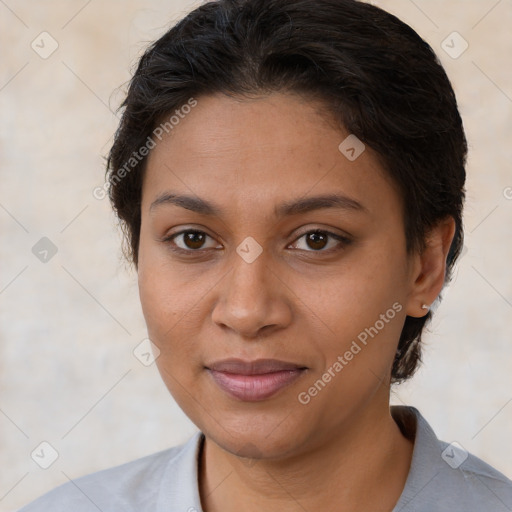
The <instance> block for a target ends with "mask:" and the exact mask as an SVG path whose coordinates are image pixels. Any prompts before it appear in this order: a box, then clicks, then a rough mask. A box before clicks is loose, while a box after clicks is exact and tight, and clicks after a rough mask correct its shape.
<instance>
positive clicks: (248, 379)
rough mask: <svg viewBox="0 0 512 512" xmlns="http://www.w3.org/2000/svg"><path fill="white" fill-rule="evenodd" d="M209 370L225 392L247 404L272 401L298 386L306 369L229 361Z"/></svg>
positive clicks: (273, 362) (284, 364)
mask: <svg viewBox="0 0 512 512" xmlns="http://www.w3.org/2000/svg"><path fill="white" fill-rule="evenodd" d="M206 368H207V369H208V370H209V372H210V374H211V376H212V377H213V379H214V381H215V382H216V384H217V385H218V386H219V387H220V388H221V389H222V390H223V391H225V392H226V393H228V394H229V395H231V396H232V397H234V398H238V399H239V400H243V401H246V402H256V401H260V400H265V399H266V398H269V397H271V396H272V395H274V394H275V393H277V392H278V391H280V390H281V389H283V388H284V387H286V386H288V385H290V384H291V383H292V382H294V381H295V380H296V379H297V378H299V377H300V376H301V375H302V373H303V372H304V371H305V370H306V368H305V367H304V366H299V365H297V364H294V363H288V362H285V361H278V360H276V359H258V360H255V361H242V360H241V359H226V360H223V361H218V362H215V363H212V364H210V365H208V366H207V367H206Z"/></svg>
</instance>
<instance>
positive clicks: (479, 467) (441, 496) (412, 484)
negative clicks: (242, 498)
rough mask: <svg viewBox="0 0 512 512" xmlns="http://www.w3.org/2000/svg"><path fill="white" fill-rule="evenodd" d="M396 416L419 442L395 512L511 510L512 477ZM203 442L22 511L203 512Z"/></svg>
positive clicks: (68, 488) (405, 412)
mask: <svg viewBox="0 0 512 512" xmlns="http://www.w3.org/2000/svg"><path fill="white" fill-rule="evenodd" d="M391 413H392V416H393V418H394V419H395V421H396V422H397V424H398V425H399V427H400V429H401V431H402V433H403V434H404V435H405V436H406V437H408V438H409V439H411V440H412V441H413V442H414V450H413V455H412V461H411V467H410V470H409V474H408V477H407V481H406V483H405V487H404V489H403V491H402V494H401V496H400V498H399V500H398V502H397V504H396V505H395V507H394V509H393V511H392V512H445V511H446V512H448V511H449V512H459V511H460V512H511V511H512V481H511V480H509V479H508V478H507V477H505V476H504V475H503V474H501V473H500V472H499V471H497V470H496V469H494V468H492V467H491V466H489V465H488V464H487V463H485V462H484V461H482V460H481V459H479V458H477V457H475V456H474V455H471V454H468V453H467V452H466V451H465V450H464V449H463V448H462V447H461V446H460V445H457V444H455V443H452V444H448V443H446V442H443V441H440V440H439V439H437V436H436V435H435V433H434V431H433V430H432V428H431V427H430V425H429V424H428V423H427V422H426V420H425V419H424V418H423V416H422V415H421V414H420V412H419V411H418V410H417V409H416V408H414V407H409V406H392V407H391ZM203 441H204V435H203V434H202V433H201V432H197V433H196V434H194V436H193V437H192V438H191V439H190V440H189V441H187V442H186V443H184V444H182V445H180V446H176V447H173V448H169V449H167V450H164V451H160V452H158V453H154V454H152V455H148V456H146V457H143V458H140V459H137V460H134V461H131V462H128V463H126V464H123V465H121V466H116V467H113V468H109V469H105V470H102V471H98V472H95V473H92V474H90V475H86V476H83V477H80V478H77V479H75V480H72V481H70V482H67V483H65V484H63V485H61V486H60V487H57V488H56V489H54V490H52V491H50V492H48V493H47V494H45V495H43V496H42V497H40V498H38V499H37V500H35V501H33V502H32V503H30V504H29V505H27V506H25V507H23V508H22V509H20V510H19V511H18V512H43V511H44V512H50V511H51V512H98V510H99V511H101V512H202V508H201V501H200V495H199V486H198V460H199V455H200V453H201V448H202V443H203ZM333 507H335V504H333Z"/></svg>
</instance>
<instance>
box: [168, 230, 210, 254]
mask: <svg viewBox="0 0 512 512" xmlns="http://www.w3.org/2000/svg"><path fill="white" fill-rule="evenodd" d="M208 238H209V239H211V240H213V238H212V237H211V236H209V235H207V234H206V233H205V232H204V231H197V230H192V229H189V230H187V231H180V232H179V233H175V234H174V235H171V236H168V237H166V238H165V239H164V240H163V242H166V243H170V244H171V245H172V246H175V247H173V250H176V251H182V252H196V251H197V252H199V251H200V250H203V249H211V248H215V245H213V246H211V247H204V244H205V242H206V240H207V239H208Z"/></svg>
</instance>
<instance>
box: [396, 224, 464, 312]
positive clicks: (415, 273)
mask: <svg viewBox="0 0 512 512" xmlns="http://www.w3.org/2000/svg"><path fill="white" fill-rule="evenodd" d="M454 235H455V220H454V219H453V217H451V216H448V217H446V218H445V219H443V220H441V221H440V222H439V223H438V224H437V225H436V226H435V227H433V228H432V229H431V230H430V231H429V232H428V234H427V237H426V240H425V243H426V247H425V249H424V250H423V251H422V252H421V254H420V253H416V254H414V256H412V261H411V266H410V268H411V271H410V292H409V296H408V299H407V307H406V314H407V315H409V316H413V317H416V318H419V317H422V316H425V315H426V314H427V313H428V309H423V308H422V305H423V304H426V305H427V306H429V308H430V305H431V304H432V303H433V302H434V301H435V300H436V298H437V296H438V295H439V293H441V290H442V289H443V285H444V279H445V273H446V258H447V257H448V251H449V250H450V246H451V243H452V240H453V237H454Z"/></svg>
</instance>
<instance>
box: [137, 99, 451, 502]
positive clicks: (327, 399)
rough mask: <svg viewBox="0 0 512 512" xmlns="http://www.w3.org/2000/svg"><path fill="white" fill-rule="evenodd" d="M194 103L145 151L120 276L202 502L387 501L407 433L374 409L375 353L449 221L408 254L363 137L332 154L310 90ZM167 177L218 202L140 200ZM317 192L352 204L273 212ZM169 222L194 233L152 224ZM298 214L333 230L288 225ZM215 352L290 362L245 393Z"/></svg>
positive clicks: (389, 346)
mask: <svg viewBox="0 0 512 512" xmlns="http://www.w3.org/2000/svg"><path fill="white" fill-rule="evenodd" d="M197 100H198V104H197V106H196V107H195V108H194V109H192V111H191V112H190V113H189V114H188V115H187V116H186V117H185V118H184V119H182V120H181V121H180V123H179V125H177V126H175V128H174V129H173V131H172V132H170V133H169V134H168V135H166V136H165V137H164V138H163V139H162V141H161V142H158V143H157V146H156V147H155V148H154V149H153V150H152V152H151V153H150V155H149V157H148V162H147V168H146V173H145V176H144V183H143V196H142V205H141V208H142V225H141V238H140V246H139V265H138V277H139V290H140V299H141V303H142V308H143V312H144V316H145V319H146V323H147V326H148V334H149V337H150V339H151V340H152V341H153V342H154V343H155V345H156V346H157V347H158V348H159V350H160V356H159V357H158V358H157V365H158V368H159V371H160V374H161V376H162V378H163V380H164V382H165V384H166V386H167V387H168V389H169V391H170V392H171V394H172V395H173V397H174V398H175V400H176V401H177V403H178V404H179V405H180V407H181V408H182V409H183V411H184V412H185V413H186V414H187V416H189V418H190V419H191V420H192V421H193V422H194V423H195V424H196V425H197V426H198V428H199V429H201V430H202V432H204V434H205V436H206V441H205V446H204V450H203V453H202V455H201V461H200V462H201V466H200V475H199V484H200V494H201V500H202V503H203V507H204V510H205V511H207V512H216V511H220V510H222V511H224V512H230V511H234V510H246V511H252V510H255V511H256V510H267V511H274V510H279V511H281V512H282V511H288V510H303V508H305V509H306V510H308V511H310V512H313V511H316V510H332V509H333V504H336V503H338V504H339V503H344V504H345V505H346V508H344V510H372V511H391V510H392V508H393V506H394V504H395V503H396V501H397V500H398V498H399V496H400V494H401V492H402V490H403V486H404V485H405V480H406V478H407V474H408V470H409V466H410V461H411V455H412V447H413V445H412V443H411V442H410V441H408V440H406V439H405V438H404V437H403V436H402V434H401V432H400V430H399V429H398V427H397V425H396V423H395V422H394V420H393V419H392V417H391V415H390V412H389V389H390V371H391V364H392V362H393V358H394V355H395V352H396V349H397V345H398V339H399V336H400V332H401V329H402V327H403V323H404V321H405V316H406V315H410V316H417V317H420V316H422V315H424V314H426V310H424V309H421V305H422V304H424V303H426V304H431V303H432V302H433V301H434V300H435V298H436V297H437V296H438V294H439V292H440V291H441V289H442V286H443V280H444V272H445V262H446V256H447V253H448V249H449V246H450V242H451V240H452V238H453V233H454V222H453V220H452V219H447V220H446V221H445V222H442V223H440V224H439V225H438V226H437V227H436V228H435V229H434V230H432V232H431V233H430V235H429V238H428V247H427V249H426V250H425V251H424V252H423V253H422V254H421V255H420V254H414V255H412V256H411V255H407V253H406V249H405V248H406V243H405V235H404V223H403V214H402V203H401V199H400V196H399V195H398V192H397V191H396V189H395V187H394V186H393V183H392V182H391V181H390V179H389V178H388V177H387V176H386V174H385V173H384V171H383V169H382V168H381V166H380V165H379V161H378V158H377V155H376V154H375V153H373V151H372V150H371V149H370V148H368V147H367V148H366V150H365V151H364V152H363V153H362V154H361V155H360V156H359V157H358V158H357V159H356V160H355V161H349V160H348V159H347V158H346V157H345V156H344V155H343V154H342V153H341V152H340V151H339V150H338V146H339V144H340V143H341V142H342V141H343V140H344V139H345V137H347V135H349V134H348V133H347V132H346V131H343V129H341V128H339V127H336V126H335V125H334V124H333V123H332V122H330V121H328V120H327V118H326V117H325V115H321V113H320V110H319V108H318V107H319V105H318V104H315V103H312V102H307V101H304V99H302V98H300V97H299V96H296V95H292V94H289V93H288V94H283V93H274V94H272V95H269V96H263V97H259V98H255V99H250V100H249V99H243V100H242V99H235V98H230V97H227V96H224V95H220V94H218V95H211V96H204V97H199V98H197ZM167 192H169V193H170V192H172V193H175V194H187V195H192V196H194V197H199V198H202V199H205V200H207V201H210V202H212V203H214V204H215V205H216V206H217V207H218V208H219V209H220V210H221V212H220V213H219V214H218V215H205V214H200V213H197V212H194V211H191V210H188V209H186V208H182V207H180V206H177V205H175V204H170V203H162V204H160V205H158V206H156V207H154V208H153V209H151V204H152V203H153V202H154V201H155V200H156V199H157V198H158V197H159V196H160V195H161V194H163V193H167ZM333 193H337V194H340V195H345V196H348V197H350V198H352V199H354V200H356V201H358V202H359V203H361V204H362V205H363V206H364V208H365V210H361V211H359V210H355V209H346V208H345V209H340V208H323V209H317V210H314V211H309V212H306V213H296V214H293V215H288V216H285V217H282V218H278V217H276V216H275V213H274V208H275V207H276V205H278V204H280V203H282V202H285V201H293V200H297V199H304V198H305V197H312V196H317V195H324V194H333ZM186 229H189V230H190V229H194V230H199V231H202V232H203V233H205V234H206V235H208V236H206V237H204V239H198V240H194V241H192V242H191V241H188V242H187V239H185V238H184V236H177V237H175V238H174V239H172V240H171V239H169V238H168V237H169V236H170V235H173V234H177V233H179V232H181V231H183V230H186ZM315 229H318V230H323V231H329V232H332V233H334V234H339V235H342V236H346V237H348V238H349V239H350V240H351V242H350V243H342V242H339V241H337V240H336V239H334V238H324V239H321V240H320V241H314V240H313V241H312V240H311V239H309V238H308V237H307V236H304V235H305V233H308V232H310V231H312V230H315ZM324 236H325V235H324ZM247 237H252V238H253V239H255V240H256V241H257V243H258V244H259V246H260V247H261V249H262V252H261V254H260V255H259V256H258V257H257V258H256V259H255V260H254V261H253V262H252V263H248V262H247V261H245V260H244V259H243V258H242V257H241V256H240V255H239V253H237V251H236V249H237V247H238V246H240V244H241V243H242V242H243V241H244V240H245V239H246V238H247ZM166 238H167V241H164V239H166ZM173 244H174V245H173ZM172 247H179V248H182V249H183V250H184V251H187V250H188V251H189V252H188V253H186V254H185V253H183V254H182V253H176V252H173V251H172V249H171V248H172ZM198 250H199V252H198ZM193 251H196V252H193ZM396 303H398V304H399V305H400V306H401V310H400V311H398V312H396V315H394V318H393V319H392V320H389V321H388V322H386V323H385V326H384V328H382V329H380V330H379V332H378V334H377V335H375V336H374V337H373V338H369V340H368V343H367V345H366V346H364V347H363V348H362V350H361V351H360V352H359V353H357V355H355V356H354V358H353V359H352V360H351V361H349V362H348V364H346V365H345V366H344V367H343V369H342V371H340V372H338V373H336V374H335V376H334V377H332V379H331V380H330V382H329V383H328V384H327V385H326V386H325V387H324V388H323V389H321V391H319V392H318V393H317V394H316V396H314V397H312V398H311V400H310V401H309V403H307V404H303V403H300V401H299V400H298V395H299V393H301V392H304V391H307V390H308V388H310V387H311V386H312V385H313V384H314V382H315V381H317V380H318V379H320V378H321V377H322V374H324V372H326V370H327V369H328V368H329V367H331V366H332V365H333V363H334V362H335V361H336V360H337V358H338V356H340V355H343V354H344V353H345V352H346V351H347V350H348V349H349V348H350V346H351V344H352V342H353V340H356V339H357V336H358V334H360V333H361V332H362V331H364V330H365V328H369V327H370V326H374V325H375V324H376V321H377V320H379V318H381V316H380V315H382V314H385V313H386V311H387V310H389V309H390V308H392V305H393V304H396ZM231 357H237V358H240V359H243V360H254V359H260V358H275V359H280V360H283V361H288V362H293V363H296V364H299V365H300V366H304V367H307V368H308V369H307V371H305V372H303V373H302V375H301V376H300V377H299V378H298V379H297V380H296V381H295V382H293V383H292V384H290V385H289V386H288V387H285V388H284V389H281V390H280V391H279V392H278V393H277V394H275V395H273V396H271V397H270V398H268V399H266V400H261V401H259V402H246V401H242V400H238V399H236V398H233V397H231V396H229V395H227V394H226V393H225V392H224V391H222V390H221V389H220V388H219V387H218V386H217V385H216V383H215V382H214V380H213V379H212V377H211V375H210V373H209V372H208V370H207V369H205V366H208V365H209V364H211V363H212V362H213V361H218V360H221V359H226V358H231Z"/></svg>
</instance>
